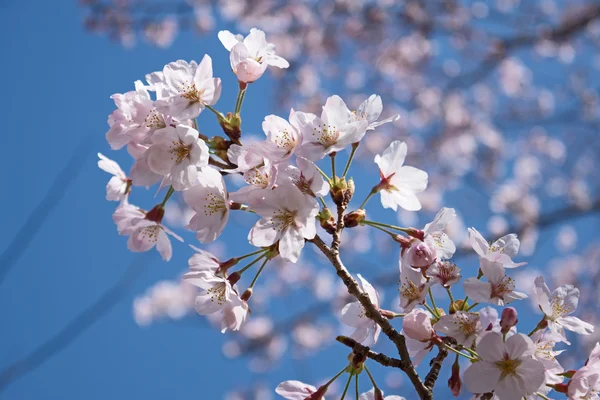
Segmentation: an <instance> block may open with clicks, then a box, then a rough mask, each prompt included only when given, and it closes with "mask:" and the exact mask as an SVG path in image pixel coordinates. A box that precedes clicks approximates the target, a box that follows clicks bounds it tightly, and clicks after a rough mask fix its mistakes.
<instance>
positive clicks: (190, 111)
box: [154, 55, 221, 120]
mask: <svg viewBox="0 0 600 400" xmlns="http://www.w3.org/2000/svg"><path fill="white" fill-rule="evenodd" d="M163 76H164V83H163V85H162V89H163V90H164V91H165V92H166V93H168V94H165V95H164V97H162V98H161V99H159V100H156V102H155V103H154V104H155V106H156V108H157V110H159V111H160V112H162V113H164V114H168V115H171V116H173V117H175V118H179V119H180V120H184V119H188V118H195V117H197V116H198V115H199V114H200V112H202V110H204V108H205V107H206V105H209V106H212V105H214V104H215V103H216V102H217V101H218V100H219V97H220V96H221V79H219V78H214V77H213V69H212V59H211V58H210V56H208V55H205V56H204V58H202V61H201V62H200V64H196V63H195V62H193V61H192V62H190V63H187V62H185V61H183V60H178V61H176V62H172V63H170V64H168V65H166V66H165V68H164V69H163Z"/></svg>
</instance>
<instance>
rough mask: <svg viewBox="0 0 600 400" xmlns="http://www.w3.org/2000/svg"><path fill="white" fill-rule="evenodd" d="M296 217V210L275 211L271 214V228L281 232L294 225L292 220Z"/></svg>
mask: <svg viewBox="0 0 600 400" xmlns="http://www.w3.org/2000/svg"><path fill="white" fill-rule="evenodd" d="M295 219H296V212H295V211H294V212H292V211H287V210H279V211H275V213H274V215H273V228H275V230H276V231H279V232H282V231H284V230H286V229H287V228H289V227H290V226H292V225H294V221H295Z"/></svg>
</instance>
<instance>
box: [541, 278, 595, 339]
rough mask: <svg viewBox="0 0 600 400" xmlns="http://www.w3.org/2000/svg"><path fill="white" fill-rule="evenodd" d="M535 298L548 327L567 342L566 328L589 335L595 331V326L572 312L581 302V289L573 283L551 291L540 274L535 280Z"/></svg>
mask: <svg viewBox="0 0 600 400" xmlns="http://www.w3.org/2000/svg"><path fill="white" fill-rule="evenodd" d="M534 284H535V286H534V289H533V290H534V293H535V300H536V301H537V303H538V305H539V306H540V309H541V310H542V312H543V313H544V315H545V319H546V321H547V322H548V329H550V331H552V332H555V333H557V334H558V335H560V337H561V338H562V340H563V341H564V342H565V343H569V342H568V341H567V336H566V335H565V329H567V330H569V331H573V332H575V333H579V334H581V335H589V334H591V333H593V332H594V326H593V325H592V324H589V323H587V322H585V321H582V320H580V319H579V318H577V317H574V316H572V315H570V314H572V313H573V312H575V310H576V309H577V305H578V303H579V289H577V288H576V287H574V286H573V285H563V286H559V287H558V288H556V289H554V291H553V292H552V293H551V292H550V289H549V288H548V285H546V282H545V281H544V277H542V276H538V277H537V278H536V279H535V281H534Z"/></svg>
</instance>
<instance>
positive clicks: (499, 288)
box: [463, 258, 527, 306]
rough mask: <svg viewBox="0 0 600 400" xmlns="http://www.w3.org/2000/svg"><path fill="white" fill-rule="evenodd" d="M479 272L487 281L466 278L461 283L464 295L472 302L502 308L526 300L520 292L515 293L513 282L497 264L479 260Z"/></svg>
mask: <svg viewBox="0 0 600 400" xmlns="http://www.w3.org/2000/svg"><path fill="white" fill-rule="evenodd" d="M481 271H482V272H483V275H484V276H485V277H486V279H487V280H488V281H487V282H483V281H481V280H479V279H477V278H468V279H466V280H465V282H464V283H463V286H464V289H465V293H466V294H467V296H469V297H470V298H471V299H473V301H476V302H479V303H490V304H494V305H497V306H504V305H507V304H509V303H511V302H512V301H514V300H521V299H525V298H527V295H526V294H524V293H521V292H515V291H514V289H515V281H514V279H512V278H510V277H508V276H507V275H506V273H505V271H504V267H503V266H502V264H500V263H499V262H492V261H489V260H488V259H487V258H482V259H481Z"/></svg>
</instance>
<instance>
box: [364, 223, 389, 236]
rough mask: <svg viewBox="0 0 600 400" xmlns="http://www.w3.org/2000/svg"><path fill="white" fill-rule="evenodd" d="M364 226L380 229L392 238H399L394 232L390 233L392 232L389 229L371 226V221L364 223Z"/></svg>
mask: <svg viewBox="0 0 600 400" xmlns="http://www.w3.org/2000/svg"><path fill="white" fill-rule="evenodd" d="M363 224H366V225H369V226H372V227H373V228H375V229H379V230H380V231H382V232H385V233H387V234H388V235H390V236H392V237H396V236H397V235H396V234H395V233H394V232H390V231H388V230H387V229H385V228H382V227H381V226H377V225H373V224H371V222H370V221H363Z"/></svg>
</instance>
